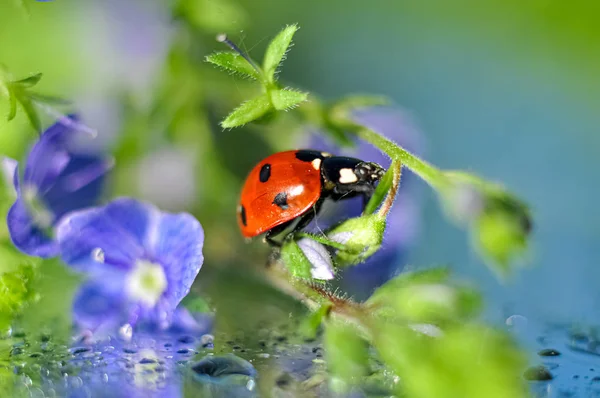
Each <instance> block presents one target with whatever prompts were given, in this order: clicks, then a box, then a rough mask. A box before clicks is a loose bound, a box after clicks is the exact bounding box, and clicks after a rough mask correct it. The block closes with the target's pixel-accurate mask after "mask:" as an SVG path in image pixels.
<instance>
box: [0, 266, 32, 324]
mask: <svg viewBox="0 0 600 398" xmlns="http://www.w3.org/2000/svg"><path fill="white" fill-rule="evenodd" d="M0 261H10V260H8V259H7V258H6V257H5V256H2V258H1V259H0ZM33 279H34V268H33V265H31V264H22V265H20V266H18V267H17V269H16V270H14V271H11V272H4V273H2V274H1V275H0V330H6V329H7V328H9V327H10V324H11V322H12V320H13V318H14V317H15V316H16V315H17V314H19V313H20V312H21V311H22V310H23V308H25V306H26V305H28V304H29V303H30V302H31V300H32V299H33V298H34V297H35V295H34V294H33V290H32V288H31V285H32V281H33Z"/></svg>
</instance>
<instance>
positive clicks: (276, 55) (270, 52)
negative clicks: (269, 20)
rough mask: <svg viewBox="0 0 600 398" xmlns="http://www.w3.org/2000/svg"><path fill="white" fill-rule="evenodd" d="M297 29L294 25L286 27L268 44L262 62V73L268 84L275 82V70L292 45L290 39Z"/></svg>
mask: <svg viewBox="0 0 600 398" xmlns="http://www.w3.org/2000/svg"><path fill="white" fill-rule="evenodd" d="M298 29H299V28H298V25H296V24H293V25H288V26H286V27H285V28H284V29H283V30H282V31H281V32H279V34H278V35H277V36H275V38H274V39H273V40H271V42H270V43H269V46H268V47H267V51H266V52H265V57H264V60H263V71H264V73H265V77H266V78H267V80H268V81H269V82H274V81H275V73H276V71H277V68H278V67H279V65H280V64H281V62H282V61H283V60H284V57H285V54H286V53H287V51H288V50H289V48H290V45H291V43H292V38H293V37H294V34H295V33H296V31H297V30H298Z"/></svg>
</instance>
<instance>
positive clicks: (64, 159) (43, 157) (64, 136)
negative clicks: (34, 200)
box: [23, 116, 76, 192]
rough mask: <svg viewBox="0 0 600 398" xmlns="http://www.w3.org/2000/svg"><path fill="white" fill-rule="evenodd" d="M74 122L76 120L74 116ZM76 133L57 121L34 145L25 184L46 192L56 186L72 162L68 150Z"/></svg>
mask: <svg viewBox="0 0 600 398" xmlns="http://www.w3.org/2000/svg"><path fill="white" fill-rule="evenodd" d="M72 119H73V120H76V118H75V117H74V116H73V117H72ZM75 132H76V131H75V130H74V129H73V127H72V126H70V125H68V124H67V123H65V122H64V121H57V122H56V123H54V124H53V125H52V126H50V127H49V128H48V129H47V130H46V131H44V133H43V134H42V135H41V137H40V139H39V140H38V141H37V142H36V143H35V144H34V145H33V147H32V148H31V151H30V152H29V155H28V157H27V161H26V163H25V171H24V173H23V182H24V183H26V184H31V185H33V186H35V187H37V189H38V191H39V192H46V191H47V190H48V189H50V188H51V187H52V185H54V183H55V181H56V179H57V177H58V176H59V175H60V174H61V173H62V172H63V170H64V169H65V167H66V166H67V164H68V163H69V160H70V155H69V152H68V150H67V148H68V145H69V141H70V140H71V139H72V137H73V134H74V133H75Z"/></svg>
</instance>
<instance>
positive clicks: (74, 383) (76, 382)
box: [69, 376, 83, 389]
mask: <svg viewBox="0 0 600 398" xmlns="http://www.w3.org/2000/svg"><path fill="white" fill-rule="evenodd" d="M69 385H70V386H71V388H74V389H77V388H81V387H82V386H83V380H81V377H77V376H69Z"/></svg>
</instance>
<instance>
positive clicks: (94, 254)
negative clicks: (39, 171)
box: [56, 198, 204, 330]
mask: <svg viewBox="0 0 600 398" xmlns="http://www.w3.org/2000/svg"><path fill="white" fill-rule="evenodd" d="M56 239H57V241H58V244H59V246H60V252H61V256H62V259H63V261H64V262H65V263H66V264H68V265H70V266H71V267H73V268H74V269H76V270H78V271H81V272H84V273H85V274H87V276H88V281H87V282H86V283H85V284H84V285H83V286H82V288H81V290H80V291H79V294H78V295H77V297H76V299H75V303H74V312H75V321H76V322H77V323H78V324H80V326H82V327H85V328H88V329H91V330H97V329H104V328H109V329H110V328H112V327H115V326H118V325H125V326H124V327H125V328H127V327H129V328H130V329H131V327H132V326H136V324H138V323H139V324H149V325H157V327H158V328H160V329H165V328H167V327H169V326H170V325H172V324H173V323H174V320H175V321H178V320H179V319H178V318H177V316H178V315H179V314H177V313H176V311H175V310H176V308H177V305H178V304H179V303H180V302H181V300H182V299H183V298H184V297H185V296H186V295H187V294H188V292H189V290H190V287H191V285H192V283H193V282H194V279H195V278H196V275H197V274H198V272H199V271H200V268H201V266H202V261H203V259H204V257H203V255H202V246H203V243H204V231H203V230H202V226H201V225H200V223H199V222H198V221H197V220H196V219H195V218H194V217H192V216H191V215H189V214H186V213H180V214H170V213H163V212H161V211H159V210H158V209H157V208H156V207H154V206H152V205H150V204H147V203H143V202H139V201H137V200H134V199H129V198H121V199H116V200H114V201H112V202H111V203H109V204H108V205H106V206H104V207H95V208H90V209H86V210H81V211H78V212H74V213H70V214H69V215H67V216H65V217H64V218H63V219H62V220H61V222H60V223H59V224H58V225H57V227H56ZM174 317H175V318H174ZM125 330H126V329H125Z"/></svg>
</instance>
